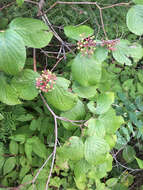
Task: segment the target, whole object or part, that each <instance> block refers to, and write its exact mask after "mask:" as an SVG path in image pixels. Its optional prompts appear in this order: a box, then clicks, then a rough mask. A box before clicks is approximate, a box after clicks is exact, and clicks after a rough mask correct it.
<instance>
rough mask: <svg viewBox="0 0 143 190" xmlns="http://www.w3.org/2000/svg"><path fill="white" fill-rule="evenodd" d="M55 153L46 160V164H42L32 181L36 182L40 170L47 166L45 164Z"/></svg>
mask: <svg viewBox="0 0 143 190" xmlns="http://www.w3.org/2000/svg"><path fill="white" fill-rule="evenodd" d="M52 155H53V153H52V154H50V156H49V157H48V158H47V160H46V161H45V162H44V164H43V165H42V166H41V168H40V169H39V170H38V172H37V174H36V175H35V177H34V178H33V180H32V183H33V184H34V183H35V181H36V179H37V178H38V176H39V174H40V172H41V171H42V169H43V168H44V167H45V165H46V164H47V162H48V161H49V160H50V158H51V157H52Z"/></svg>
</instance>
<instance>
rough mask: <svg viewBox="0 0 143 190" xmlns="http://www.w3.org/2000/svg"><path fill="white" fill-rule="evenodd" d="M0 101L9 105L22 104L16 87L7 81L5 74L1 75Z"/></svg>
mask: <svg viewBox="0 0 143 190" xmlns="http://www.w3.org/2000/svg"><path fill="white" fill-rule="evenodd" d="M0 84H1V85H0V101H1V102H3V103H5V104H8V105H16V104H21V102H20V100H19V99H18V95H17V93H16V91H15V89H14V88H13V87H12V86H11V85H9V84H8V83H7V82H6V78H5V77H4V76H2V75H1V76H0Z"/></svg>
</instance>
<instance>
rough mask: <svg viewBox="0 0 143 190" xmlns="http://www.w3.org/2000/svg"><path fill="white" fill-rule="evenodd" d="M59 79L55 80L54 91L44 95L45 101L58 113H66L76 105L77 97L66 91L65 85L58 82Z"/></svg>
mask: <svg viewBox="0 0 143 190" xmlns="http://www.w3.org/2000/svg"><path fill="white" fill-rule="evenodd" d="M59 80H60V81H61V78H57V81H56V84H55V87H54V89H53V90H52V91H51V92H47V93H45V97H46V99H47V101H48V102H49V103H50V104H51V105H52V106H54V107H55V108H57V109H58V110H60V111H67V110H70V109H71V108H72V107H74V106H75V105H76V103H77V100H78V98H77V96H76V95H75V94H73V93H71V92H69V91H68V89H67V83H66V84H64V85H63V84H62V83H60V82H59Z"/></svg>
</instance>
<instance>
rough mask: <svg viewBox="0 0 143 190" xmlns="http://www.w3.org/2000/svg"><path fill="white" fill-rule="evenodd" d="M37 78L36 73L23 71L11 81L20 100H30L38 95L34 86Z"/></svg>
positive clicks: (27, 70) (28, 70)
mask: <svg viewBox="0 0 143 190" xmlns="http://www.w3.org/2000/svg"><path fill="white" fill-rule="evenodd" d="M38 76H39V74H38V73H37V72H34V71H32V70H30V69H25V70H23V71H22V72H20V73H19V74H18V75H17V76H15V77H14V78H13V79H12V82H11V84H12V86H13V88H14V89H15V90H16V92H17V94H18V96H19V97H20V98H22V99H24V100H32V99H34V98H35V97H36V96H37V95H38V90H37V89H36V85H35V84H36V78H37V77H38Z"/></svg>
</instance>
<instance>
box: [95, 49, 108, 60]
mask: <svg viewBox="0 0 143 190" xmlns="http://www.w3.org/2000/svg"><path fill="white" fill-rule="evenodd" d="M107 56H108V50H107V48H104V47H98V48H96V50H95V52H94V58H95V59H96V60H97V62H101V63H102V62H103V61H105V60H106V58H107Z"/></svg>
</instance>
